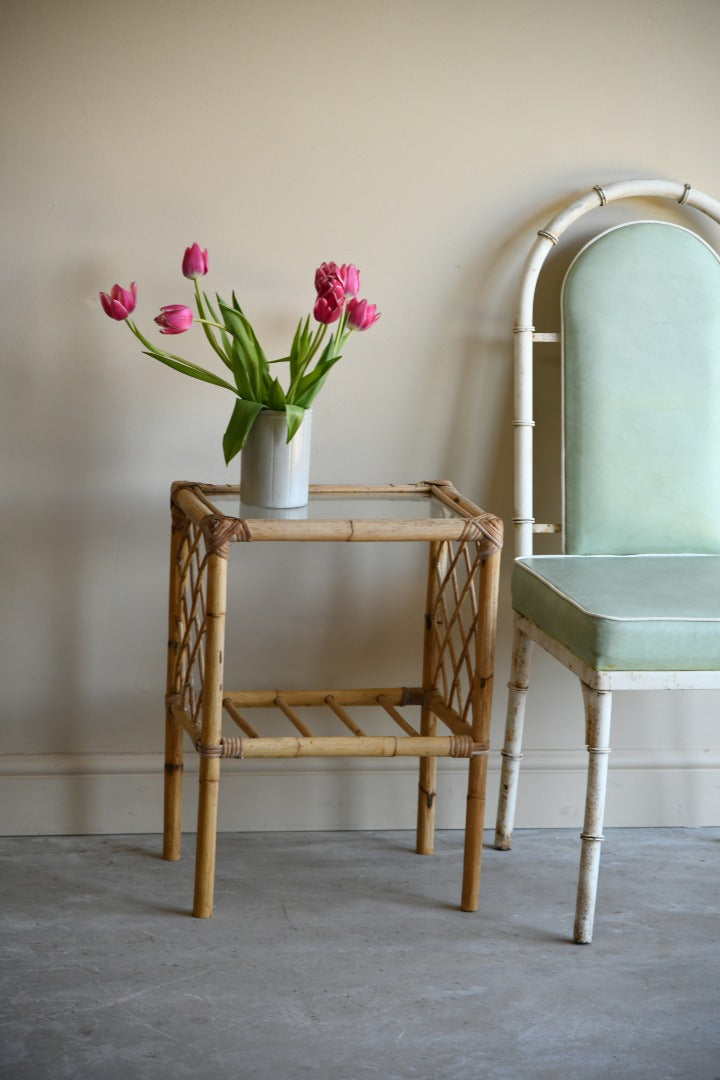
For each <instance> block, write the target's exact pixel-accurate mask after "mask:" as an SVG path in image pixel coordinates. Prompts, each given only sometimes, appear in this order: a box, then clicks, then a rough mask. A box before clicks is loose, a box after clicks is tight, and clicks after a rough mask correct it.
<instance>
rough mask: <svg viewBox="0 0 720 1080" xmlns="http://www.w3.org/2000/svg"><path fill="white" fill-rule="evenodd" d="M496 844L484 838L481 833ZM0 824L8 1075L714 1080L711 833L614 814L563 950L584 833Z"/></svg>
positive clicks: (717, 981) (715, 905)
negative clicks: (212, 857) (207, 882)
mask: <svg viewBox="0 0 720 1080" xmlns="http://www.w3.org/2000/svg"><path fill="white" fill-rule="evenodd" d="M487 839H488V841H489V839H490V836H489V834H488V835H487ZM412 843H413V838H412V836H411V835H410V834H409V833H404V832H403V833H387V832H375V833H294V834H287V833H284V834H223V835H221V836H220V837H219V842H218V875H217V890H216V912H215V916H214V917H213V919H211V920H196V919H193V918H192V917H190V916H189V914H188V910H189V905H190V901H191V895H192V872H193V866H192V855H193V851H194V840H193V838H192V837H190V836H189V837H187V840H186V852H185V857H184V858H183V860H182V861H181V862H179V863H165V862H163V861H162V860H161V859H160V858H159V855H158V853H159V848H160V841H159V838H158V837H155V836H112V837H109V836H103V837H72V838H57V837H53V838H46V837H37V838H35V837H34V838H30V839H18V838H13V839H0V859H1V860H2V862H1V865H2V882H1V887H0V894H1V902H2V907H1V909H0V911H1V917H2V926H3V933H2V939H1V941H0V945H1V950H2V951H1V955H0V960H1V962H2V966H1V968H0V979H1V981H2V990H1V992H2V999H1V1000H2V1004H1V1005H0V1017H1V1019H0V1076H2V1077H3V1080H5V1078H13V1080H16V1078H17V1080H20V1078H23V1080H24V1078H27V1080H44V1078H46V1077H48V1078H52V1080H62V1078H65V1077H67V1078H73V1080H74V1078H96V1077H97V1078H98V1080H114V1078H116V1077H117V1078H122V1080H134V1078H136V1077H137V1078H142V1080H156V1078H157V1080H168V1078H170V1077H172V1080H183V1078H185V1077H188V1078H189V1077H193V1078H195V1080H197V1078H200V1080H203V1078H205V1077H214V1078H218V1080H223V1078H225V1077H232V1078H234V1080H237V1078H240V1080H245V1078H248V1080H250V1078H252V1080H270V1078H272V1080H296V1078H297V1080H301V1078H302V1080H305V1078H307V1080H311V1078H312V1080H396V1078H397V1080H400V1078H402V1080H405V1078H414V1080H510V1078H512V1080H516V1078H517V1080H546V1078H547V1080H575V1078H580V1077H582V1078H583V1080H609V1078H620V1080H640V1078H642V1080H671V1078H678V1080H719V1078H720V920H719V918H718V916H719V915H720V893H719V891H718V873H717V868H718V862H719V860H720V829H702V830H689V829H653V830H630V829H628V830H618V829H616V830H608V834H607V840H606V844H605V847H604V851H603V865H602V869H601V877H600V896H599V904H598V916H597V920H596V927H595V941H594V943H593V944H592V945H591V946H577V945H572V944H571V943H570V941H569V934H570V931H571V927H572V909H573V904H574V891H575V877H576V862H577V854H578V837H577V834H576V832H565V831H562V832H557V831H533V832H520V833H518V834H517V835H516V841H515V850H514V851H513V852H512V853H502V852H496V851H494V850H493V849H492V848H489V847H488V848H486V851H485V856H484V866H483V882H482V890H481V908H480V911H479V912H478V913H477V914H474V915H469V914H464V913H462V912H460V911H459V910H458V909H457V908H456V907H455V904H456V903H457V900H458V896H459V887H460V867H461V858H462V835H461V834H460V833H457V832H446V833H440V834H439V835H438V843H437V854H436V855H435V856H434V857H432V858H426V857H420V856H417V855H415V854H414V853H413V851H412Z"/></svg>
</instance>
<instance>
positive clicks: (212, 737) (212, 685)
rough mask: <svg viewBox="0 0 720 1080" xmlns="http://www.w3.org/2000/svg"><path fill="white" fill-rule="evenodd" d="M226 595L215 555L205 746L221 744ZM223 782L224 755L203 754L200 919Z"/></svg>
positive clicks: (211, 873) (210, 879)
mask: <svg viewBox="0 0 720 1080" xmlns="http://www.w3.org/2000/svg"><path fill="white" fill-rule="evenodd" d="M226 594H227V560H226V559H224V558H222V556H220V555H211V556H210V558H209V559H208V561H207V613H206V622H207V630H206V635H205V682H204V686H203V718H202V742H203V746H204V747H205V748H208V747H210V748H215V747H219V745H220V735H221V730H222V683H223V654H224V650H225V607H226ZM219 781H220V758H219V757H210V756H206V755H202V756H201V758H200V786H199V795H198V827H197V848H196V854H195V899H194V903H193V915H195V917H196V918H198V919H209V918H210V916H211V915H212V910H213V893H214V886H215V849H216V842H217V807H218V785H219Z"/></svg>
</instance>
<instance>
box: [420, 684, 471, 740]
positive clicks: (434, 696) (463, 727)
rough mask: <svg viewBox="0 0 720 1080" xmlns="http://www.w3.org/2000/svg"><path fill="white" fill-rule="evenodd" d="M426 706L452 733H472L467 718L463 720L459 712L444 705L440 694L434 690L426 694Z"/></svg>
mask: <svg viewBox="0 0 720 1080" xmlns="http://www.w3.org/2000/svg"><path fill="white" fill-rule="evenodd" d="M427 705H428V708H429V709H430V710H431V712H433V713H434V714H435V716H437V717H439V719H440V720H442V722H443V724H445V726H446V727H449V728H450V730H451V731H452V733H453V735H472V734H473V729H472V727H471V726H470V724H468V722H467V720H463V718H462V717H461V716H460V714H459V713H457V712H456V711H455V709H453V708H451V706H450V705H446V704H445V702H444V701H443V698H442V695H441V694H439V693H437V691H435V692H434V693H433V692H431V693H430V694H428V698H427Z"/></svg>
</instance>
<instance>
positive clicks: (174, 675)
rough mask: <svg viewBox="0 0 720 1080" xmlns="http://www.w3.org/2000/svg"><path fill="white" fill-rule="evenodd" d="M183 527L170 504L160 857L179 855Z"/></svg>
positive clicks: (181, 756) (181, 746)
mask: <svg viewBox="0 0 720 1080" xmlns="http://www.w3.org/2000/svg"><path fill="white" fill-rule="evenodd" d="M186 548H187V543H186V530H185V528H184V527H183V522H182V521H181V520H180V517H179V515H178V514H177V512H176V510H175V508H174V507H173V522H172V532H171V537H170V586H169V598H168V658H167V686H166V698H165V782H164V807H163V810H164V813H163V858H164V859H169V860H176V859H179V858H180V849H181V836H182V784H183V739H184V734H185V732H184V728H183V725H182V723H181V722H180V720H178V718H177V716H175V715H174V713H173V711H172V703H173V702H174V701H175V700H176V699H177V696H178V695H179V694H180V692H181V690H182V683H183V674H182V670H181V665H182V660H181V657H180V644H181V640H182V635H183V627H182V593H183V580H182V567H183V564H184V561H185V554H186Z"/></svg>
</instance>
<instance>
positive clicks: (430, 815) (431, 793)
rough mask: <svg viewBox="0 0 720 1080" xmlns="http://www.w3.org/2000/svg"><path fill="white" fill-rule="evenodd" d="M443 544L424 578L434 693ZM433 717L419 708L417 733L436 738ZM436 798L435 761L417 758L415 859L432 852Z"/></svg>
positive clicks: (427, 656) (433, 551)
mask: <svg viewBox="0 0 720 1080" xmlns="http://www.w3.org/2000/svg"><path fill="white" fill-rule="evenodd" d="M443 549H444V544H443V543H442V541H437V540H433V541H432V542H431V543H430V553H429V560H428V574H427V599H426V603H425V636H424V643H423V683H422V685H423V690H425V691H428V690H434V689H436V688H435V686H434V681H435V677H436V673H437V660H438V619H439V615H438V611H437V607H436V600H437V594H438V587H439V585H438V576H439V563H440V560H441V558H442V556H443ZM437 727H438V721H437V717H436V716H435V715H434V714H433V713H432V712H431V711H430V710H429V709H428V708H427V707H426V706H423V709H422V713H421V718H420V731H421V734H423V735H436V734H437ZM436 798H437V758H434V757H426V758H420V780H419V791H418V813H417V843H416V848H415V850H416V851H417V853H418V855H432V853H433V851H434V850H435V802H436Z"/></svg>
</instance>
